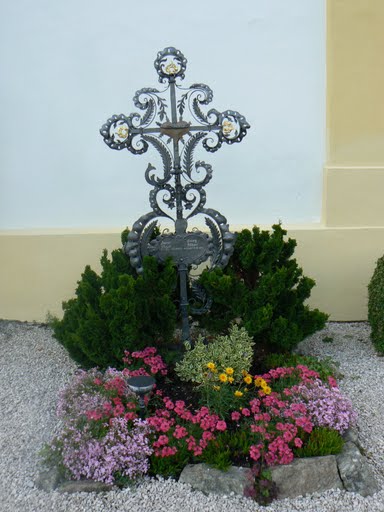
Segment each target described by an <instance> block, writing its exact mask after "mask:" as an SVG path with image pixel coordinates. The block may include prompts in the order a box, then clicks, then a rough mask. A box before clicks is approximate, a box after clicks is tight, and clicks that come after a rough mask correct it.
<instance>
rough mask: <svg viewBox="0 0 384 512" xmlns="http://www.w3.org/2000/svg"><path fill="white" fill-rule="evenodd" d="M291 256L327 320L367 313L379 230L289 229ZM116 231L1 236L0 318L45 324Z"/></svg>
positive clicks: (116, 238)
mask: <svg viewBox="0 0 384 512" xmlns="http://www.w3.org/2000/svg"><path fill="white" fill-rule="evenodd" d="M289 235H290V236H291V237H293V238H295V239H296V240H297V242H298V247H297V249H296V257H297V259H298V261H299V264H300V265H301V266H302V267H303V269H304V273H305V275H308V276H309V277H312V278H314V279H315V280H316V282H317V285H316V287H315V288H314V290H313V293H312V297H311V299H310V305H311V306H312V307H317V308H319V309H321V310H323V311H325V312H327V313H329V314H330V315H331V319H332V320H340V321H344V320H345V321H346V320H364V319H366V317H367V285H368V282H369V280H370V277H371V275H372V272H373V270H374V265H375V262H376V260H377V258H378V257H380V256H381V255H382V254H383V253H384V228H377V229H375V228H361V229H348V228H345V229H323V228H321V227H318V228H317V229H316V228H313V227H312V226H311V227H308V229H305V228H300V229H297V228H293V229H291V230H289ZM119 245H120V234H119V233H105V234H103V233H100V234H72V235H71V234H67V235H57V234H56V235H54V234H52V235H44V236H41V235H31V234H29V235H26V234H20V235H11V236H10V235H2V236H1V235H0V246H1V251H0V283H1V288H0V318H4V319H11V320H21V321H26V320H28V321H39V322H44V321H45V320H46V315H47V313H48V312H50V313H52V314H55V315H59V316H60V315H61V302H62V301H63V300H68V299H69V298H70V297H72V296H73V294H74V291H75V288H76V282H77V281H78V279H79V278H80V275H81V272H82V271H83V270H84V267H85V265H86V264H90V265H91V266H92V268H94V269H95V270H99V259H100V256H101V252H102V249H103V248H107V249H109V250H111V249H114V248H117V247H119Z"/></svg>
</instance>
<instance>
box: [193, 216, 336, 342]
mask: <svg viewBox="0 0 384 512" xmlns="http://www.w3.org/2000/svg"><path fill="white" fill-rule="evenodd" d="M286 233H287V232H286V231H285V230H283V229H282V227H281V226H280V225H274V226H272V231H271V232H269V231H260V229H259V228H257V227H254V228H253V229H252V231H250V230H248V229H244V230H243V231H241V232H240V233H239V234H238V236H237V240H236V243H235V249H234V253H233V256H232V257H231V259H230V262H229V264H228V266H227V267H226V268H225V269H224V270H221V269H214V270H213V271H204V272H203V273H202V275H201V277H200V282H201V284H202V285H203V286H204V288H205V289H206V290H207V292H208V294H209V295H210V296H211V297H212V299H213V304H212V307H211V309H210V312H209V313H208V314H207V315H205V316H204V317H202V318H201V323H202V325H203V326H205V327H206V328H208V329H209V330H211V331H213V332H222V331H224V330H226V329H227V328H228V326H229V324H230V322H231V321H233V320H234V319H236V318H241V319H242V322H243V324H242V325H244V327H245V328H246V329H247V331H248V333H249V334H250V335H251V336H252V337H253V338H254V340H255V341H256V342H257V343H258V344H263V345H264V346H266V347H268V349H269V350H273V351H275V352H288V351H290V350H291V349H292V348H294V347H295V346H296V345H297V343H299V342H300V341H301V340H302V339H304V338H305V337H306V336H308V335H309V334H312V333H313V332H315V331H316V330H319V329H322V328H323V327H324V325H325V322H326V320H327V318H328V316H327V315H326V314H324V313H322V312H320V311H319V310H317V309H314V310H310V308H309V307H308V306H307V305H305V301H306V299H308V298H309V296H310V293H311V289H312V288H313V286H314V285H315V282H314V281H313V280H312V279H310V278H309V277H305V276H303V271H302V269H301V268H300V267H299V266H298V264H297V262H296V260H295V259H293V258H292V255H293V252H294V249H295V246H296V241H295V240H293V239H291V238H289V239H288V240H284V236H285V235H286Z"/></svg>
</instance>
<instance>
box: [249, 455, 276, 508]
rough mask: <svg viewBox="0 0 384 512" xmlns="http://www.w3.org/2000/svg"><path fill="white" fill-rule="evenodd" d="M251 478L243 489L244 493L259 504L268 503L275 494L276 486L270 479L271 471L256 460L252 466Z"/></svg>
mask: <svg viewBox="0 0 384 512" xmlns="http://www.w3.org/2000/svg"><path fill="white" fill-rule="evenodd" d="M251 470H252V478H251V480H250V482H249V485H248V486H247V487H246V488H245V489H244V495H245V496H247V497H248V498H252V499H254V500H255V501H257V503H259V504H260V505H264V506H266V505H269V504H270V503H272V501H273V500H274V499H275V498H276V496H277V486H276V484H275V482H274V481H273V480H272V472H271V470H270V469H268V468H266V467H265V466H264V465H263V464H262V463H261V462H256V463H255V464H254V465H253V466H252V468H251Z"/></svg>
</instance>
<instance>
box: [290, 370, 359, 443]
mask: <svg viewBox="0 0 384 512" xmlns="http://www.w3.org/2000/svg"><path fill="white" fill-rule="evenodd" d="M291 391H292V392H293V400H294V401H295V402H296V403H304V404H305V406H306V408H307V411H308V413H309V415H310V418H311V420H312V422H313V424H314V425H316V426H319V427H328V428H333V429H335V430H337V431H339V432H340V434H343V433H344V432H346V431H347V430H348V428H349V427H351V426H352V425H354V424H355V423H356V421H357V413H356V412H355V411H354V410H353V408H352V403H351V401H350V400H349V398H347V397H346V396H344V395H343V394H342V393H341V391H340V390H339V388H337V387H331V388H330V387H328V386H327V385H325V384H324V383H323V382H322V381H321V380H319V379H316V380H314V381H313V382H307V383H305V384H300V385H298V386H294V387H293V388H292V390H291Z"/></svg>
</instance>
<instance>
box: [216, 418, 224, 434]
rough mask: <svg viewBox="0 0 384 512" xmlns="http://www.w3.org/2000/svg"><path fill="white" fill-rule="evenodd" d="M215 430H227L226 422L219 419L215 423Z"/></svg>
mask: <svg viewBox="0 0 384 512" xmlns="http://www.w3.org/2000/svg"><path fill="white" fill-rule="evenodd" d="M216 430H221V431H223V432H224V430H227V424H226V423H225V421H223V420H220V421H218V422H217V423H216Z"/></svg>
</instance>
